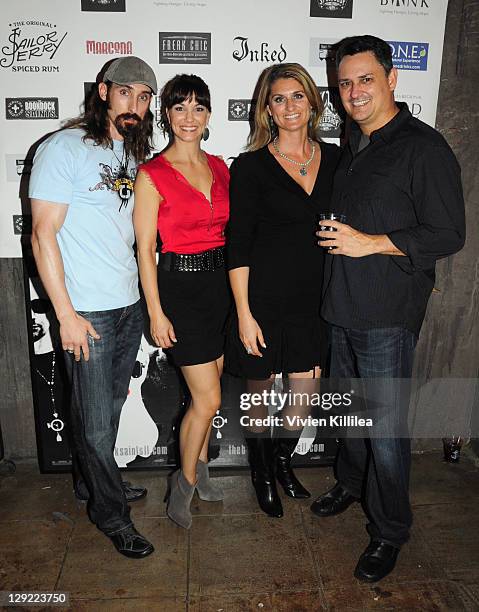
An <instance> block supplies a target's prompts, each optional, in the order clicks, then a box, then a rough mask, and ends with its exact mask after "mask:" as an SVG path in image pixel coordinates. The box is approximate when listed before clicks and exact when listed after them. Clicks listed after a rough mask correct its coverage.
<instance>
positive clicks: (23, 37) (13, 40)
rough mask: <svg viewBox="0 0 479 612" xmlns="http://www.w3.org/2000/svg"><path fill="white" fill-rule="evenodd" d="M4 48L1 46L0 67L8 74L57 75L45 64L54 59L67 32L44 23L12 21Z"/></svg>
mask: <svg viewBox="0 0 479 612" xmlns="http://www.w3.org/2000/svg"><path fill="white" fill-rule="evenodd" d="M8 25H9V26H10V28H11V30H10V34H9V35H8V44H6V45H3V47H2V52H1V57H0V66H1V67H2V68H11V70H12V72H60V68H59V67H58V66H55V65H52V64H49V63H46V62H51V61H52V60H53V58H54V57H55V55H56V53H57V51H58V49H59V48H60V45H61V44H62V42H63V41H64V40H65V36H66V35H67V34H68V32H64V33H62V32H59V31H58V29H57V26H56V25H52V24H51V23H48V22H45V21H14V22H13V23H10V24H8Z"/></svg>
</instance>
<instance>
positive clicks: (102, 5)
mask: <svg viewBox="0 0 479 612" xmlns="http://www.w3.org/2000/svg"><path fill="white" fill-rule="evenodd" d="M125 2H126V0H81V10H82V11H98V12H110V13H124V12H125V11H126V6H125Z"/></svg>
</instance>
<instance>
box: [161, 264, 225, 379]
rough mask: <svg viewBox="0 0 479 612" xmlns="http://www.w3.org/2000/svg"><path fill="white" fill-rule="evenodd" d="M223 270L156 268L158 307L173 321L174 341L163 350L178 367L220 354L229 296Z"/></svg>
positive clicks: (195, 363) (223, 343)
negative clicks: (193, 270)
mask: <svg viewBox="0 0 479 612" xmlns="http://www.w3.org/2000/svg"><path fill="white" fill-rule="evenodd" d="M226 274H227V273H226V269H225V268H224V267H222V268H217V269H216V270H213V271H205V272H203V271H201V272H175V271H165V270H162V269H161V268H160V267H158V289H159V293H160V301H161V308H162V310H163V312H164V313H165V315H166V316H167V317H168V319H169V320H170V321H171V323H172V324H173V328H174V330H175V335H176V339H177V342H176V344H175V346H173V347H172V348H169V349H164V350H165V351H166V353H167V354H168V355H169V356H170V357H171V359H172V360H173V363H174V364H175V365H176V366H178V367H180V366H188V365H197V364H200V363H208V362H210V361H214V360H216V359H218V358H219V357H221V355H223V353H224V345H225V324H226V319H227V317H228V313H229V309H230V304H231V299H230V292H229V286H228V282H227V276H226Z"/></svg>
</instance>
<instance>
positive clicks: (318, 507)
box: [311, 482, 358, 516]
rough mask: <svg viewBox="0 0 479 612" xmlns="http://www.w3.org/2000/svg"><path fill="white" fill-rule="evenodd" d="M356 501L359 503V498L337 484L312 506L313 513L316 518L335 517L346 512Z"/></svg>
mask: <svg viewBox="0 0 479 612" xmlns="http://www.w3.org/2000/svg"><path fill="white" fill-rule="evenodd" d="M356 501H358V498H357V497H354V496H353V495H351V493H348V492H347V491H345V490H344V489H343V487H342V486H341V485H340V484H339V482H337V483H336V484H335V485H334V487H333V488H332V489H330V490H329V491H327V492H326V493H323V495H320V496H319V497H318V499H317V500H316V501H314V502H313V503H312V504H311V512H313V513H314V514H316V516H334V515H335V514H341V512H344V511H345V510H346V509H347V508H349V506H350V505H351V504H354V502H356Z"/></svg>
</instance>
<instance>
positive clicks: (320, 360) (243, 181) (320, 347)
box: [225, 143, 340, 380]
mask: <svg viewBox="0 0 479 612" xmlns="http://www.w3.org/2000/svg"><path fill="white" fill-rule="evenodd" d="M320 147H321V165H320V168H319V171H318V176H317V178H316V182H315V185H314V188H313V191H312V193H311V195H308V194H307V193H306V192H305V191H304V190H303V188H302V187H301V186H300V185H299V184H298V183H297V182H296V181H295V180H294V179H293V178H292V177H291V176H290V175H289V174H288V173H287V172H286V171H285V170H284V169H283V168H282V167H281V165H280V164H279V163H278V162H277V161H276V159H275V157H274V156H273V155H272V154H271V153H270V151H269V149H268V147H267V146H266V147H263V148H262V149H259V150H258V151H254V152H251V153H244V154H242V155H240V156H239V157H238V158H237V159H236V160H235V161H234V162H233V164H232V165H231V168H230V175H231V179H230V221H229V224H228V229H227V242H226V244H227V266H228V269H229V270H231V269H234V268H239V267H243V266H248V267H249V269H250V270H249V285H248V297H249V304H250V309H251V312H252V315H253V317H254V318H255V319H256V321H257V323H258V325H259V326H260V327H261V330H262V332H263V336H264V339H265V343H266V345H267V348H266V349H262V348H260V351H261V352H262V353H263V357H262V358H260V357H255V356H253V355H248V354H247V353H246V351H245V348H244V346H243V344H242V343H241V341H240V339H239V336H238V321H237V316H236V312H234V313H233V315H232V317H231V319H230V323H229V326H228V334H227V343H226V349H225V368H226V369H227V370H228V371H229V372H230V373H231V374H233V375H236V376H243V377H245V378H250V379H256V380H262V379H266V378H268V377H269V376H270V375H271V374H272V373H279V372H282V373H289V372H306V371H309V370H311V369H312V368H313V367H314V366H317V365H320V366H324V362H325V360H326V357H327V327H326V325H325V323H324V322H323V321H322V319H320V316H319V310H320V302H321V293H322V280H323V267H324V257H325V253H324V251H323V249H322V248H321V247H319V246H318V244H317V242H318V239H317V236H316V235H315V231H316V230H317V229H318V227H317V226H318V216H319V213H320V212H321V211H327V210H329V206H330V198H331V190H332V181H333V175H334V171H335V168H336V164H337V162H338V160H339V151H340V149H339V147H337V146H336V145H332V144H326V143H320ZM327 256H329V255H327Z"/></svg>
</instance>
